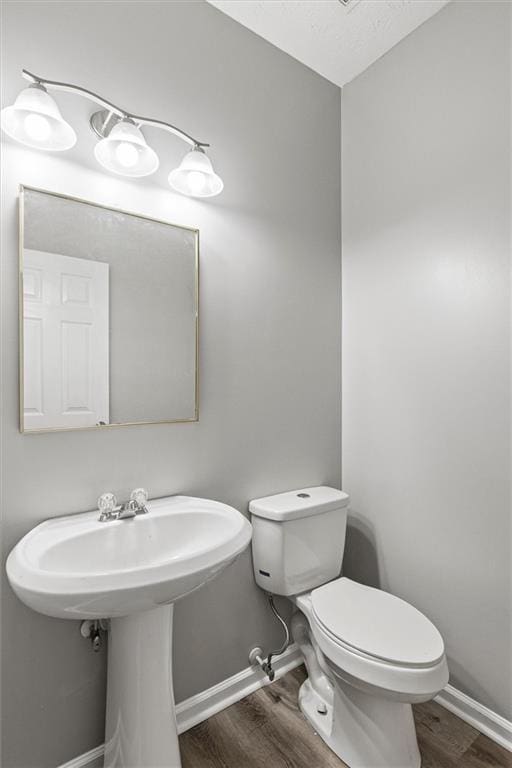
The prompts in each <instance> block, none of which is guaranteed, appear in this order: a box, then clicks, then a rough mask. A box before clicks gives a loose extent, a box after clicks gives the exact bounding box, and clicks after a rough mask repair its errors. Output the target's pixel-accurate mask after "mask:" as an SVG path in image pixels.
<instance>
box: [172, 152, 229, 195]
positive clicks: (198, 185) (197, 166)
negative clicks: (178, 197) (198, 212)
mask: <svg viewBox="0 0 512 768" xmlns="http://www.w3.org/2000/svg"><path fill="white" fill-rule="evenodd" d="M169 184H170V185H171V187H172V188H173V189H175V190H176V191H177V192H181V194H182V195H191V196H192V197H213V195H218V194H219V192H222V189H223V187H224V184H223V183H222V179H221V178H220V177H219V176H217V174H216V173H215V172H214V170H213V168H212V163H211V160H210V159H209V158H208V157H207V156H206V154H205V151H204V149H203V148H202V147H201V146H198V145H196V146H195V147H194V149H192V150H191V151H190V152H187V154H186V155H185V157H184V158H183V160H182V161H181V163H180V164H179V166H178V168H175V169H174V170H173V171H171V172H170V174H169Z"/></svg>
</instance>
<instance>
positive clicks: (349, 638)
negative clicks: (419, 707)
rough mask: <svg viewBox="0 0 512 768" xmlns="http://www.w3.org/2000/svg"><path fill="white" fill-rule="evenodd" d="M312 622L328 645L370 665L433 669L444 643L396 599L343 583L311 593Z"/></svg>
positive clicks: (416, 613)
mask: <svg viewBox="0 0 512 768" xmlns="http://www.w3.org/2000/svg"><path fill="white" fill-rule="evenodd" d="M311 606H312V618H313V620H314V622H315V623H317V624H318V625H319V627H320V628H321V629H322V630H323V631H324V632H325V633H326V635H328V636H329V637H330V638H331V639H332V641H333V642H335V643H339V644H340V645H341V646H343V647H344V648H346V649H347V650H348V651H352V652H354V653H356V654H358V655H361V656H363V657H367V658H369V659H375V660H379V661H381V662H384V663H388V664H392V665H397V666H401V667H402V666H406V667H410V666H412V667H415V668H418V667H432V666H434V665H435V664H437V663H438V662H439V661H440V660H441V659H442V658H443V657H444V643H443V639H442V637H441V635H440V633H439V631H438V630H437V629H436V627H435V626H434V625H433V624H432V622H431V621H429V619H427V617H426V616H424V615H423V614H422V613H421V612H420V611H418V610H417V609H416V608H414V607H413V606H412V605H410V604H409V603H407V602H405V601H404V600H401V599H400V598H398V597H396V596H395V595H391V594H389V593H388V592H383V591H381V590H378V589H374V588H373V587H367V586H365V585H363V584H358V583H357V582H355V581H352V580H351V579H347V578H345V577H342V578H339V579H336V580H335V581H331V582H329V583H328V584H324V585H322V586H321V587H318V588H317V589H314V590H313V591H312V592H311Z"/></svg>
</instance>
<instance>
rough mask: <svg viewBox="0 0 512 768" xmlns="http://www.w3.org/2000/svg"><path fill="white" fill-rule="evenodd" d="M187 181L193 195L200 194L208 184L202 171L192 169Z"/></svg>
mask: <svg viewBox="0 0 512 768" xmlns="http://www.w3.org/2000/svg"><path fill="white" fill-rule="evenodd" d="M187 182H188V185H189V187H190V191H191V192H192V194H193V195H198V194H199V193H200V192H202V191H203V189H204V188H205V186H206V176H205V175H204V173H202V172H201V171H190V173H189V174H188V176H187Z"/></svg>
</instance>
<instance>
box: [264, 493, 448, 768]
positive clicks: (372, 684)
mask: <svg viewBox="0 0 512 768" xmlns="http://www.w3.org/2000/svg"><path fill="white" fill-rule="evenodd" d="M348 503H349V497H348V495H347V494H346V493H343V492H342V491H338V490H336V489H334V488H327V487H318V488H304V489H302V490H298V491H290V492H288V493H280V494H277V495H276V496H267V497H266V498H262V499H256V500H255V501H251V503H250V505H249V509H250V512H251V514H252V525H253V538H252V551H253V562H254V573H255V577H256V581H257V583H258V585H259V586H260V587H262V589H264V590H265V591H267V592H271V593H273V594H275V595H285V596H287V597H289V598H290V599H291V600H292V601H293V602H294V603H295V605H296V606H297V608H298V609H299V610H298V611H297V612H296V613H295V614H294V616H293V619H292V632H293V636H294V639H295V640H296V642H297V643H298V645H299V647H300V649H301V651H302V653H303V655H304V659H305V663H306V669H307V672H308V678H307V680H306V681H305V682H304V683H303V685H302V686H301V688H300V692H299V705H300V708H301V710H302V712H303V714H304V715H305V717H306V718H307V719H308V720H309V722H310V723H311V725H312V726H313V728H314V729H315V731H317V732H318V733H319V734H320V736H321V737H322V738H323V739H324V741H325V742H326V743H327V744H328V745H329V747H330V748H331V749H332V750H333V752H335V753H336V754H337V755H338V756H339V757H340V758H341V759H342V760H343V761H344V762H345V763H347V765H349V766H350V768H419V766H420V765H421V757H420V753H419V750H418V743H417V740H416V730H415V727H414V720H413V715H412V708H411V704H413V703H415V702H420V701H427V700H428V699H431V698H433V697H434V696H435V695H436V694H437V693H439V691H441V690H442V689H443V688H444V686H445V685H446V684H447V682H448V666H447V663H446V658H445V653H444V644H443V639H442V637H441V635H440V634H439V632H438V630H437V629H436V627H435V626H434V625H433V624H432V623H431V622H430V621H429V620H428V619H427V618H426V617H425V616H424V615H423V614H422V613H420V612H419V611H418V610H416V608H413V606H412V605H409V603H406V602H405V601H404V600H400V599H399V598H398V597H395V596H393V595H390V594H389V593H387V592H382V591H381V590H378V589H373V588H372V587H366V586H363V585H362V584H357V583H356V582H354V581H351V580H350V579H347V578H344V577H341V578H339V574H340V570H341V563H342V560H343V551H344V548H345V531H346V523H347V506H348Z"/></svg>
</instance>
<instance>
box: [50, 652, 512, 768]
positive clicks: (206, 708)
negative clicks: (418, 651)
mask: <svg viewBox="0 0 512 768" xmlns="http://www.w3.org/2000/svg"><path fill="white" fill-rule="evenodd" d="M302 662H303V659H302V655H301V653H300V651H299V649H298V647H297V645H296V644H295V643H293V644H292V645H290V646H289V648H288V649H287V650H286V651H285V653H283V654H282V655H281V656H279V657H276V659H275V661H274V669H275V672H276V679H279V678H280V677H282V676H283V675H285V674H286V673H287V672H290V670H292V669H295V667H298V666H299V665H300V664H302ZM268 684H269V682H268V679H267V677H266V676H265V675H264V674H263V672H262V671H261V670H260V669H259V668H258V667H246V669H243V670H242V671H241V672H238V674H236V675H233V676H232V677H228V679H227V680H223V681H222V682H221V683H219V684H218V685H214V686H213V687H212V688H208V689H207V690H206V691H202V692H201V693H198V694H197V695H196V696H191V697H190V698H189V699H186V700H185V701H182V702H181V703H180V704H178V705H177V706H176V721H177V725H178V733H184V732H185V731H188V729H189V728H193V726H194V725H198V724H199V723H202V722H203V721H204V720H207V719H208V718H209V717H212V715H215V714H217V713H218V712H221V711H222V710H223V709H226V707H229V706H231V705H232V704H235V703H236V702H237V701H240V700H241V699H244V698H245V697H246V696H248V695H249V694H250V693H253V692H254V691H256V690H258V688H262V687H263V686H264V685H268ZM436 701H437V702H438V703H439V704H441V706H443V707H445V708H446V709H448V710H450V712H453V713H454V714H455V715H457V716H458V717H460V718H461V719H462V720H464V721H465V722H466V723H469V724H470V725H472V726H473V727H474V728H476V729H477V730H478V731H481V732H482V733H485V735H486V736H488V737H489V738H490V739H492V740H493V741H495V742H496V743H497V744H500V745H501V746H502V747H504V748H505V749H507V750H509V751H510V752H512V723H511V722H510V721H508V720H505V718H504V717H501V716H500V715H497V714H496V713H495V712H493V711H492V710H490V709H488V708H487V707H484V706H483V705H482V704H479V703H478V701H475V700H474V699H472V698H470V697H469V696H467V695H466V694H465V693H462V692H461V691H458V690H457V688H454V687H453V686H452V685H447V686H446V688H445V689H444V691H442V692H441V693H440V694H439V696H437V697H436ZM103 751H104V747H103V745H101V746H99V747H96V749H91V751H90V752H86V753H85V754H84V755H80V757H76V758H75V759H74V760H70V762H69V763H65V764H64V765H61V766H59V768H99V766H100V765H101V762H100V758H101V757H102V755H103Z"/></svg>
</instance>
